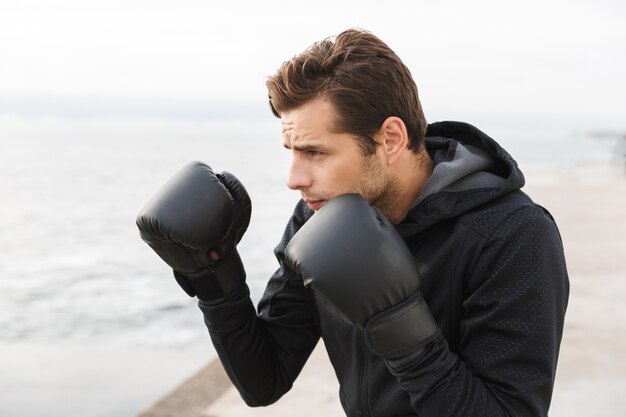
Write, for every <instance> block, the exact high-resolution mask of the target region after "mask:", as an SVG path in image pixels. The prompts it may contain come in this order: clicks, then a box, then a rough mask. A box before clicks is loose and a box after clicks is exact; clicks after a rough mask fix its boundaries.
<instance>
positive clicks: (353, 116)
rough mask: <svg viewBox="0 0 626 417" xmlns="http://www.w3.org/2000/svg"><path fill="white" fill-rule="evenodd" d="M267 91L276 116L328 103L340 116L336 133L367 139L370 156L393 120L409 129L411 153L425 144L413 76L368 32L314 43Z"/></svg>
mask: <svg viewBox="0 0 626 417" xmlns="http://www.w3.org/2000/svg"><path fill="white" fill-rule="evenodd" d="M267 88H268V93H269V101H270V107H271V109H272V112H273V113H274V115H275V116H276V117H280V113H282V112H283V111H287V110H292V109H294V108H297V107H299V106H301V105H303V104H305V103H306V102H308V101H310V100H312V99H315V98H318V97H325V98H327V99H329V100H330V102H331V103H332V104H333V105H334V106H335V108H336V109H337V111H338V112H339V117H337V120H336V125H335V129H336V131H337V132H340V133H344V132H345V133H351V134H354V135H356V136H358V137H359V138H362V139H363V140H362V141H361V145H362V147H363V150H364V153H365V154H366V155H367V154H371V153H374V152H375V148H376V142H375V141H374V139H373V138H372V136H373V135H374V133H376V132H377V131H378V130H379V129H380V126H381V124H382V123H383V122H384V121H385V119H387V118H388V117H390V116H396V117H399V118H400V119H402V121H403V122H404V124H405V125H406V127H407V131H408V135H409V145H408V148H409V149H411V150H413V151H414V152H417V151H418V150H419V149H420V148H421V145H422V143H423V141H424V134H425V132H426V119H425V117H424V112H423V111H422V106H421V104H420V101H419V96H418V93H417V85H416V84H415V81H414V80H413V77H412V76H411V72H410V71H409V69H408V68H407V67H406V65H404V63H403V62H402V61H401V60H400V58H399V57H398V56H397V55H396V54H395V52H393V50H391V48H389V46H387V45H386V44H385V43H384V42H382V41H381V40H380V39H379V38H377V37H376V36H374V35H373V34H371V33H370V32H368V31H365V30H361V29H348V30H346V31H344V32H342V33H341V34H339V35H338V36H337V37H335V38H327V39H324V40H322V41H321V42H316V43H314V44H313V45H311V46H310V47H309V48H307V49H306V50H305V51H304V52H302V53H301V54H299V55H296V56H295V57H293V58H292V59H291V60H290V61H287V62H285V63H283V65H282V66H281V67H280V68H279V69H278V71H277V73H276V74H275V75H273V76H271V77H268V79H267Z"/></svg>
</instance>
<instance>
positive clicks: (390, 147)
mask: <svg viewBox="0 0 626 417" xmlns="http://www.w3.org/2000/svg"><path fill="white" fill-rule="evenodd" d="M377 136H378V141H379V143H380V144H381V145H382V151H383V152H384V154H385V157H386V160H387V164H388V165H392V164H394V163H395V162H396V161H397V160H398V159H400V156H401V155H402V153H403V152H404V150H406V147H407V145H408V143H409V135H408V133H407V130H406V125H405V124H404V122H403V121H402V119H400V118H399V117H396V116H390V117H388V118H386V119H385V121H384V122H383V124H382V125H381V126H380V130H379V131H378V134H377Z"/></svg>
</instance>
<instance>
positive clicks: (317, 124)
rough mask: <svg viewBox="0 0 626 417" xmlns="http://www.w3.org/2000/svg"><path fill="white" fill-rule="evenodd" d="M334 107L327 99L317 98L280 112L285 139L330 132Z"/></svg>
mask: <svg viewBox="0 0 626 417" xmlns="http://www.w3.org/2000/svg"><path fill="white" fill-rule="evenodd" d="M334 117H335V109H334V107H333V105H332V103H330V102H329V101H328V100H326V99H323V98H318V99H314V100H311V101H309V102H307V103H305V104H303V105H302V106H300V107H297V108H295V109H292V110H287V111H285V112H283V113H281V123H282V132H283V136H284V137H285V139H289V140H297V139H298V138H300V137H310V136H321V135H325V134H328V133H332V129H331V128H332V125H333V121H334Z"/></svg>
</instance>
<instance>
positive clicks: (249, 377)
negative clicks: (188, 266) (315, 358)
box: [199, 204, 319, 406]
mask: <svg viewBox="0 0 626 417" xmlns="http://www.w3.org/2000/svg"><path fill="white" fill-rule="evenodd" d="M306 216H307V209H306V206H304V205H303V204H299V205H298V206H297V207H296V210H295V211H294V215H293V216H292V218H291V219H290V221H289V223H288V225H287V228H286V230H285V233H284V235H283V238H282V240H281V242H280V243H279V245H278V246H277V247H276V249H275V251H274V252H275V255H276V258H277V259H278V262H279V265H280V267H279V269H278V270H277V271H276V272H275V273H274V274H273V276H272V277H271V279H270V281H269V283H268V285H267V288H266V290H265V294H264V295H263V297H262V299H261V301H260V302H259V307H258V309H259V313H258V315H257V313H256V311H255V309H254V306H253V305H252V302H251V300H250V298H249V293H248V289H247V287H246V288H245V289H244V290H243V291H242V292H241V293H240V294H239V296H238V297H236V298H235V299H234V300H232V301H228V302H224V303H220V304H217V305H211V304H207V303H204V302H202V301H200V302H199V307H200V309H201V310H202V312H203V314H204V318H205V323H206V326H207V328H208V330H209V333H210V335H211V339H212V341H213V345H214V346H215V349H216V351H217V353H218V355H219V357H220V360H221V361H222V364H223V365H224V368H225V369H226V372H227V373H228V375H229V377H230V379H231V380H232V382H233V384H234V385H235V386H236V387H237V389H238V390H239V393H240V394H241V396H242V398H243V399H244V400H245V402H246V403H247V404H248V405H250V406H261V405H267V404H271V403H273V402H275V401H276V400H278V399H279V398H280V397H281V396H282V395H283V394H284V393H286V392H287V391H289V389H290V388H291V386H292V385H293V382H294V381H295V379H296V377H297V376H298V375H299V373H300V371H301V370H302V367H303V366H304V364H305V362H306V360H307V359H308V357H309V355H310V354H311V352H312V350H313V348H314V347H315V344H316V343H317V341H318V340H319V331H318V329H317V326H316V325H315V321H314V318H313V313H312V310H311V305H310V300H309V294H308V291H309V290H308V289H306V288H305V287H304V286H303V285H302V280H301V278H300V277H298V276H296V274H295V273H294V272H293V271H292V270H291V269H289V268H288V267H286V266H285V264H284V248H285V245H286V243H287V242H289V240H290V239H291V237H292V236H293V234H294V233H295V231H297V230H298V229H299V227H300V226H301V225H302V223H304V221H305V220H306Z"/></svg>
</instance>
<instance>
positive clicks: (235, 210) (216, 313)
mask: <svg viewBox="0 0 626 417" xmlns="http://www.w3.org/2000/svg"><path fill="white" fill-rule="evenodd" d="M250 212H251V204H250V199H249V197H248V194H247V192H246V190H245V188H244V187H243V185H242V184H241V183H240V182H239V181H238V180H237V178H236V177H235V176H234V175H232V174H229V173H226V172H223V173H220V174H216V173H214V172H213V170H212V168H211V167H209V166H208V165H206V164H204V163H201V162H194V163H190V164H187V165H186V166H184V167H183V168H182V169H181V170H179V171H178V172H177V173H176V174H175V175H174V176H173V177H172V178H171V179H170V180H169V181H168V182H167V183H166V184H165V185H164V186H163V187H161V189H159V190H158V191H157V192H156V193H155V195H154V196H153V197H152V198H151V199H150V200H149V201H148V202H147V203H146V205H145V206H144V207H143V208H142V210H141V211H140V212H139V215H138V216H137V226H138V227H139V231H140V235H141V238H142V239H143V240H144V241H145V242H146V243H147V244H148V245H149V246H150V247H151V248H152V249H153V250H154V251H155V252H156V253H157V254H158V255H159V257H161V258H162V259H163V260H164V261H165V262H166V263H167V264H168V265H169V266H170V267H171V268H172V269H173V271H174V277H175V278H176V281H177V282H178V284H179V285H180V286H181V287H182V288H183V290H185V292H186V293H187V294H188V295H190V296H197V297H198V299H199V300H200V301H199V305H200V308H201V309H202V311H203V312H204V316H205V322H206V324H207V327H208V328H209V331H210V334H211V337H212V339H213V342H214V344H215V348H216V350H217V352H218V354H219V356H220V358H221V359H222V362H223V363H224V367H225V368H226V370H227V372H228V374H229V376H230V377H231V379H232V381H233V383H234V384H235V385H236V386H237V388H238V389H239V391H240V392H241V395H242V397H243V398H244V399H245V400H246V402H247V403H248V404H250V405H264V404H269V403H271V402H274V401H276V400H277V399H278V398H279V397H280V396H281V395H282V394H284V393H285V392H286V391H288V390H289V388H291V384H292V383H293V381H294V379H295V378H296V376H297V375H298V373H299V372H300V370H301V369H302V366H303V365H304V363H305V362H306V360H307V358H308V356H309V355H310V353H311V351H312V350H313V348H314V346H315V343H316V342H317V340H318V339H319V333H318V331H317V328H316V326H315V324H314V321H313V319H312V313H311V311H310V310H309V304H308V296H307V290H306V289H305V288H304V287H303V285H302V282H301V281H299V279H298V278H297V277H295V274H294V273H293V272H291V271H290V270H289V269H288V268H285V267H284V265H283V255H282V252H283V250H284V246H285V243H284V242H286V241H288V240H289V239H290V238H291V236H292V235H293V233H295V230H297V228H298V227H300V225H301V224H302V223H304V221H305V215H306V211H305V210H304V209H303V206H300V210H296V213H295V214H294V216H293V217H292V219H291V221H290V223H289V226H288V228H287V231H286V232H285V236H284V237H283V243H281V245H279V247H278V248H277V250H276V255H277V257H278V260H279V263H280V264H281V268H280V269H279V270H278V271H277V272H276V274H274V276H273V277H272V280H271V281H270V286H269V287H268V289H271V290H269V291H268V293H266V295H265V297H264V301H263V302H262V303H264V305H267V306H268V307H267V308H263V309H261V314H260V316H259V317H257V315H256V312H255V310H254V307H253V306H252V302H251V301H250V298H249V292H248V287H247V285H246V283H245V278H246V274H245V270H244V267H243V264H242V263H241V260H240V258H239V254H238V253H237V249H236V245H237V244H238V243H239V241H240V240H241V237H242V236H243V234H244V232H245V231H246V229H247V227H248V223H249V220H250ZM298 281H299V283H298Z"/></svg>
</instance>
